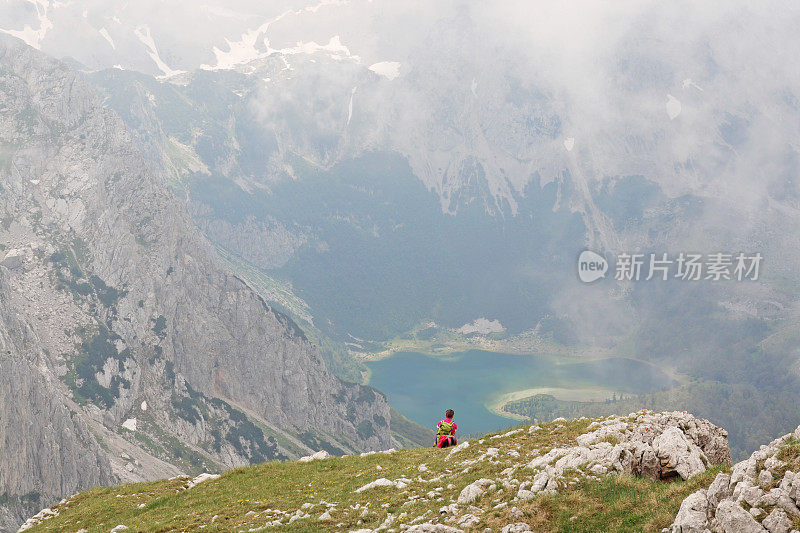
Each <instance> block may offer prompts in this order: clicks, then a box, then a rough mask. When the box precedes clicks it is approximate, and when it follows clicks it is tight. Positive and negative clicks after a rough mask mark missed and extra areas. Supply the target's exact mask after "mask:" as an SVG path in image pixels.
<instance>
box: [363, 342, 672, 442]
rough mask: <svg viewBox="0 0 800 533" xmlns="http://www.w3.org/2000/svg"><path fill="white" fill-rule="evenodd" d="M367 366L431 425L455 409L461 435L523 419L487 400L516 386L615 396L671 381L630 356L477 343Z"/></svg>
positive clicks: (397, 400)
mask: <svg viewBox="0 0 800 533" xmlns="http://www.w3.org/2000/svg"><path fill="white" fill-rule="evenodd" d="M368 366H369V368H370V370H371V371H372V376H371V378H370V383H369V384H370V385H371V386H373V387H375V388H376V389H378V390H379V391H381V392H383V393H384V394H386V396H387V397H388V399H389V403H390V404H391V405H392V406H393V407H394V408H395V409H397V410H398V411H400V412H401V413H403V414H404V415H405V416H406V417H408V418H409V419H411V420H413V421H414V422H417V423H418V424H422V425H423V426H426V427H430V428H432V427H435V425H436V422H438V421H439V420H440V419H441V418H442V417H443V414H444V411H445V410H446V409H454V410H455V412H456V417H455V421H456V422H457V423H458V430H459V434H461V435H469V434H477V433H485V432H489V431H497V430H500V429H503V428H506V427H509V426H513V425H517V424H519V422H518V421H515V420H512V419H509V418H505V417H502V416H500V415H497V414H496V413H494V412H493V411H492V410H491V409H490V408H489V407H487V406H488V405H491V404H492V403H494V402H496V401H497V400H498V398H500V397H502V396H503V395H504V394H508V393H512V392H515V391H520V390H525V389H531V388H537V387H553V388H565V389H606V390H608V397H610V396H611V394H612V391H616V392H626V393H646V392H651V391H654V390H660V389H663V388H667V387H671V386H672V385H673V384H674V383H673V380H672V379H671V378H670V377H669V376H668V375H667V374H666V373H664V372H663V371H661V370H659V369H658V368H656V367H654V366H652V365H650V364H647V363H644V362H641V361H636V360H633V359H626V358H609V359H592V360H581V359H572V358H570V359H566V358H564V357H554V356H546V355H512V354H503V353H495V352H485V351H480V350H471V351H467V352H462V353H457V354H452V355H447V356H442V355H437V356H431V355H425V354H421V353H415V352H400V353H397V354H394V355H392V356H391V357H387V358H386V359H381V360H379V361H373V362H370V363H368ZM601 394H602V393H601Z"/></svg>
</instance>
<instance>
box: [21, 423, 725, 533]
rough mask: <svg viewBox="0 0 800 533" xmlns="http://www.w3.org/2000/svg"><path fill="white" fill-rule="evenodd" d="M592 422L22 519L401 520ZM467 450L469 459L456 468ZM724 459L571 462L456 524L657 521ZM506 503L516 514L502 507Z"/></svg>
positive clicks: (225, 524) (210, 523) (189, 523)
mask: <svg viewBox="0 0 800 533" xmlns="http://www.w3.org/2000/svg"><path fill="white" fill-rule="evenodd" d="M591 422H592V419H583V420H575V421H568V422H561V423H550V424H545V425H543V426H542V429H541V430H539V431H537V432H535V433H533V434H528V432H527V431H521V432H517V433H516V434H514V435H512V436H509V437H506V438H502V439H492V438H491V437H492V436H493V435H487V436H486V437H484V438H483V439H481V440H480V441H472V442H470V445H469V447H467V448H466V449H464V450H461V451H458V452H457V460H455V459H453V458H451V459H450V460H448V459H447V455H448V454H449V453H450V450H446V449H445V450H439V449H436V448H433V447H429V448H417V449H407V450H400V451H397V452H393V453H374V454H371V455H366V456H351V457H343V458H331V459H325V460H317V461H312V462H305V463H301V462H292V463H281V462H269V463H264V464H261V465H258V466H253V467H248V468H239V469H236V470H232V471H230V472H227V473H226V474H224V475H223V476H222V477H220V478H218V479H212V480H209V481H205V482H203V483H199V484H197V485H196V486H194V487H191V488H186V487H187V485H188V484H189V482H190V481H191V479H190V478H175V479H171V480H164V481H156V482H152V483H137V484H130V485H121V486H118V487H111V488H97V489H93V490H89V491H87V492H83V493H81V494H78V495H76V496H74V497H72V498H70V499H68V500H67V501H66V502H64V503H62V504H60V505H58V506H55V507H54V508H53V510H54V511H55V512H57V513H58V515H57V516H55V517H52V518H49V519H47V520H45V521H43V522H42V523H40V524H39V525H36V526H34V527H33V528H32V529H30V530H29V531H34V532H38V531H63V532H70V533H75V532H76V531H80V530H84V531H89V532H93V531H104V532H108V531H111V530H112V529H113V528H115V527H117V526H119V525H124V526H126V527H127V528H128V531H152V532H166V531H204V532H206V531H208V532H211V531H246V532H250V531H262V530H263V531H351V530H356V529H362V528H369V529H376V528H379V527H381V526H384V527H383V529H384V530H388V531H392V530H394V531H401V530H403V529H405V528H406V527H407V526H408V525H411V524H415V523H421V522H427V521H430V520H432V519H433V520H439V519H440V517H441V516H442V515H440V509H441V508H442V507H443V506H445V505H448V504H450V503H452V502H454V501H456V500H457V499H458V496H459V493H460V492H461V490H462V489H463V488H464V487H465V486H467V485H468V484H469V483H471V482H473V481H475V480H478V479H480V478H491V479H498V478H500V477H502V474H501V472H503V470H505V469H506V468H508V467H510V466H514V464H515V462H516V464H519V465H524V464H526V463H527V462H529V461H530V460H531V458H532V457H535V456H538V455H541V454H544V453H546V452H547V451H549V450H550V449H552V448H553V447H556V446H563V445H574V442H575V438H576V437H577V436H578V435H580V434H582V433H584V432H586V431H587V426H588V425H589V424H590V423H591ZM490 447H495V448H499V449H500V454H499V457H503V458H504V459H503V460H502V461H498V462H497V463H494V462H491V461H481V460H477V459H478V458H479V457H480V456H481V455H483V454H485V453H486V451H487V450H488V449H489V448H490ZM515 452H518V453H519V456H518V457H516V456H515V455H514V453H515ZM470 460H476V461H475V462H474V463H472V464H470V466H468V467H466V468H464V467H463V466H462V465H463V464H469V463H470V462H471V461H470ZM722 468H723V467H715V468H712V469H709V470H708V471H707V472H705V473H704V474H699V475H696V476H694V477H693V478H691V479H690V480H688V481H685V482H684V481H676V482H671V483H664V482H655V481H650V480H649V479H644V478H640V477H634V476H627V475H607V476H601V477H597V478H592V477H585V476H582V475H579V473H578V472H576V475H575V477H574V479H572V480H571V482H570V483H568V484H567V487H566V488H565V489H563V490H561V491H559V493H557V494H540V495H539V496H537V497H536V498H535V499H533V500H530V501H512V500H513V499H514V497H515V495H516V490H505V491H504V490H503V489H502V487H500V488H499V489H498V490H496V491H493V492H487V493H486V494H485V495H483V496H481V497H480V498H479V499H478V500H476V501H475V502H473V504H472V505H473V506H474V508H467V509H465V512H472V513H474V514H475V515H476V516H477V517H478V522H477V523H475V524H473V525H472V526H471V527H469V528H464V529H468V530H471V531H483V530H484V529H485V528H487V527H488V528H491V529H492V531H500V529H501V528H502V527H503V526H504V525H505V524H508V523H510V522H518V521H524V522H527V523H528V524H530V526H531V527H532V528H533V529H534V530H536V531H577V532H580V531H585V532H594V531H660V530H661V529H662V528H663V527H666V526H668V525H669V524H670V523H671V522H672V519H673V518H674V516H675V514H676V513H677V511H678V508H679V507H680V504H681V502H682V501H683V499H684V498H685V497H686V496H688V495H689V494H691V493H692V492H694V491H696V490H698V489H700V488H704V487H707V486H708V485H709V484H710V483H711V481H712V480H713V478H714V476H715V475H716V473H717V472H719V471H720V470H721V469H722ZM525 470H526V469H525V468H520V469H519V470H518V471H517V474H516V475H517V477H519V478H520V479H527V477H530V476H531V475H532V472H526V471H525ZM526 476H527V477H526ZM380 478H386V479H388V480H398V479H407V480H409V481H408V484H407V486H400V487H398V486H396V485H394V486H383V487H377V488H373V489H368V490H364V491H362V492H356V491H357V489H359V488H360V487H363V486H364V485H366V484H368V483H370V482H372V481H375V480H377V479H380ZM512 506H516V507H518V508H519V510H520V511H521V512H522V513H523V515H522V517H520V518H518V519H516V520H512V519H510V518H509V509H511V507H512ZM290 517H299V518H290ZM390 517H391V521H390V522H387V518H390ZM277 520H280V521H281V523H280V524H277V523H276V522H275V521H277ZM450 525H455V524H454V523H450ZM459 528H463V526H459ZM117 531H119V529H118V530H117Z"/></svg>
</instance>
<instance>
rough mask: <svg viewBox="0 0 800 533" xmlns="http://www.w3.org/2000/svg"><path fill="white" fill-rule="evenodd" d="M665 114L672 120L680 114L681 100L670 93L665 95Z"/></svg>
mask: <svg viewBox="0 0 800 533" xmlns="http://www.w3.org/2000/svg"><path fill="white" fill-rule="evenodd" d="M666 107H667V115H668V116H669V119H670V120H674V119H675V118H677V117H678V115H680V114H681V102H680V100H678V99H677V98H675V97H674V96H672V95H671V94H668V95H667V103H666Z"/></svg>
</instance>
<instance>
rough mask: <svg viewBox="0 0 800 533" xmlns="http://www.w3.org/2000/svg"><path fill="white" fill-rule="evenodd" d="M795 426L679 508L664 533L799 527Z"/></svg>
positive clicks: (799, 434)
mask: <svg viewBox="0 0 800 533" xmlns="http://www.w3.org/2000/svg"><path fill="white" fill-rule="evenodd" d="M799 467H800V427H799V428H797V429H796V430H795V431H794V432H793V433H790V434H788V435H784V436H782V437H780V438H778V439H775V440H774V441H772V442H770V443H769V444H768V445H764V446H761V448H759V449H758V450H757V451H755V452H753V454H752V455H751V456H750V457H749V458H748V459H746V460H744V461H741V462H739V463H736V464H735V465H734V466H733V470H732V471H731V472H730V473H726V472H720V473H719V474H717V477H716V478H715V479H714V482H713V483H712V484H711V485H710V486H709V487H708V488H707V489H701V490H699V491H697V492H695V493H694V494H692V495H691V496H689V497H688V498H686V499H685V500H684V501H683V503H682V504H681V508H680V511H679V512H678V515H677V516H676V517H675V522H673V524H672V525H671V526H670V527H669V529H667V530H665V533H691V532H694V531H698V532H701V531H703V532H705V531H711V532H714V533H719V532H721V533H740V532H753V533H756V532H763V533H765V532H767V531H769V532H770V533H789V531H797V530H798V527H799V526H800V508H798V504H800V472H798V469H799Z"/></svg>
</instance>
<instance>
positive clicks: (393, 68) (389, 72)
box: [369, 61, 400, 80]
mask: <svg viewBox="0 0 800 533" xmlns="http://www.w3.org/2000/svg"><path fill="white" fill-rule="evenodd" d="M369 69H370V70H371V71H372V72H374V73H375V74H378V75H380V76H383V77H384V78H387V79H390V80H393V79H395V78H396V77H398V76H399V75H400V63H398V62H397V61H380V62H378V63H373V64H372V65H370V66H369Z"/></svg>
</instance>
